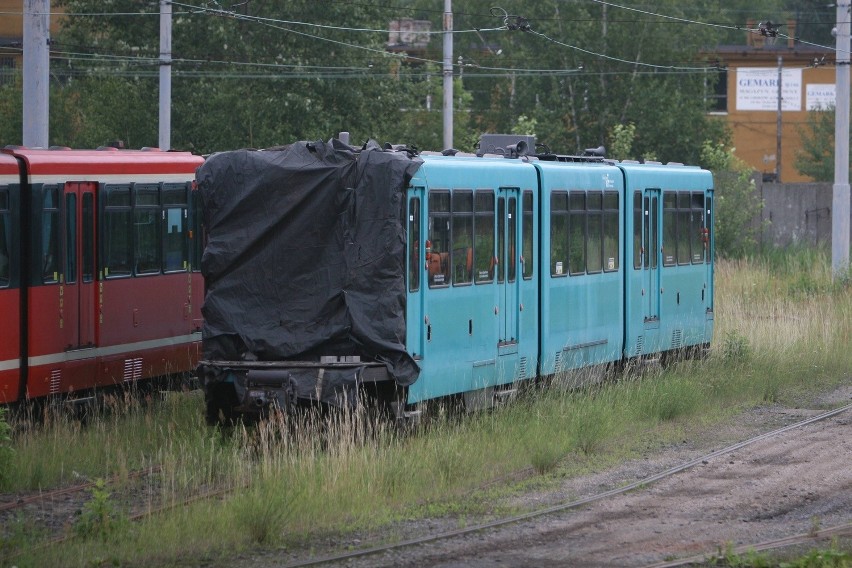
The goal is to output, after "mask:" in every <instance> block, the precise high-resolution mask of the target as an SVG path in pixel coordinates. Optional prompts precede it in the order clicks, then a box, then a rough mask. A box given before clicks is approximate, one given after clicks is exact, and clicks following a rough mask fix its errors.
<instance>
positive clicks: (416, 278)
mask: <svg viewBox="0 0 852 568" xmlns="http://www.w3.org/2000/svg"><path fill="white" fill-rule="evenodd" d="M408 289H409V291H411V292H416V291H417V290H419V289H420V198H419V197H414V198H412V199H411V200H410V201H409V202H408Z"/></svg>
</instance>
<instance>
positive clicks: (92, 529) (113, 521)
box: [74, 479, 128, 539]
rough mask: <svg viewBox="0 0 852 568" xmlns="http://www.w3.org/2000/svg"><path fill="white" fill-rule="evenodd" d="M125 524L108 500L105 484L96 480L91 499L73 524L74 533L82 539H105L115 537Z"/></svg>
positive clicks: (122, 517)
mask: <svg viewBox="0 0 852 568" xmlns="http://www.w3.org/2000/svg"><path fill="white" fill-rule="evenodd" d="M127 522H128V521H127V519H126V517H125V516H124V515H122V514H121V513H119V511H118V510H117V508H116V506H115V503H113V501H112V499H110V493H109V491H107V489H106V482H105V481H104V480H103V479H98V480H97V481H95V485H94V487H92V498H91V499H90V500H89V501H88V502H86V504H85V505H83V512H82V513H81V514H80V518H79V519H77V522H76V523H74V532H75V533H76V534H77V536H79V537H82V538H100V539H106V538H108V537H111V536H113V535H115V534H116V533H117V532H118V531H119V530H120V529H121V528H123V527H124V526H125V525H126V524H127Z"/></svg>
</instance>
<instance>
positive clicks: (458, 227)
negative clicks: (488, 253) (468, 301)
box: [451, 190, 473, 284]
mask: <svg viewBox="0 0 852 568" xmlns="http://www.w3.org/2000/svg"><path fill="white" fill-rule="evenodd" d="M452 243H453V246H452V258H451V262H452V266H453V284H470V283H471V282H473V192H472V191H465V190H456V191H454V192H453V222H452Z"/></svg>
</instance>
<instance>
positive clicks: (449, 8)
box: [444, 0, 453, 149]
mask: <svg viewBox="0 0 852 568" xmlns="http://www.w3.org/2000/svg"><path fill="white" fill-rule="evenodd" d="M452 147H453V0H444V149H447V148H452Z"/></svg>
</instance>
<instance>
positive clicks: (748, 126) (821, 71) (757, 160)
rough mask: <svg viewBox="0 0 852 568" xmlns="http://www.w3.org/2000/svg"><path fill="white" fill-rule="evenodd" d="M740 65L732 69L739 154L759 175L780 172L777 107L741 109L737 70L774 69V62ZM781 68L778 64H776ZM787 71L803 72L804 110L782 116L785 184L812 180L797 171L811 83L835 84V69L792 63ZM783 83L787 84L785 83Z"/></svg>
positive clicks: (731, 109) (732, 121) (730, 117)
mask: <svg viewBox="0 0 852 568" xmlns="http://www.w3.org/2000/svg"><path fill="white" fill-rule="evenodd" d="M749 63H750V65H737V66H736V67H735V65H736V64H734V63H733V62H731V65H730V66H729V68H728V113H727V122H728V126H729V127H730V128H731V130H732V131H733V144H734V148H735V152H734V153H735V155H736V156H737V157H738V158H740V159H741V160H743V161H744V162H745V163H747V164H748V165H749V166H751V167H752V168H754V169H755V170H756V171H758V172H762V173H766V174H774V173H775V171H776V161H775V155H776V148H777V141H778V126H777V118H778V112H777V105H776V109H774V110H760V111H755V110H749V111H738V110H737V88H738V82H737V76H738V73H737V69H740V68H743V67H771V66H772V63H773V61H772V59H767V60H765V61H764V62H761V63H760V64H751V63H752V62H749ZM774 65H775V66H776V67H777V61H775V62H774ZM783 66H784V67H786V68H793V67H797V68H799V69H801V70H802V88H801V101H800V103H801V104H800V108H801V110H800V111H788V110H785V111H782V113H781V125H782V126H781V181H782V182H803V181H812V180H811V178H808V177H805V176H802V175H801V174H799V172H797V171H796V168H795V159H796V154H797V153H798V152H799V151H800V148H801V145H802V136H801V130H802V129H803V128H806V125H807V116H808V112H807V110H806V109H807V106H806V100H805V99H806V93H807V85H808V84H828V83H830V84H834V82H835V72H834V66H833V65H830V66H821V67H806V66H805V65H804V64H803V63H795V62H791V63H789V64H787V63H785V64H784V65H783ZM782 84H783V82H782Z"/></svg>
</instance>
